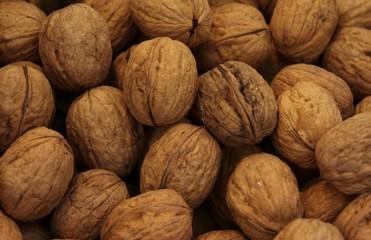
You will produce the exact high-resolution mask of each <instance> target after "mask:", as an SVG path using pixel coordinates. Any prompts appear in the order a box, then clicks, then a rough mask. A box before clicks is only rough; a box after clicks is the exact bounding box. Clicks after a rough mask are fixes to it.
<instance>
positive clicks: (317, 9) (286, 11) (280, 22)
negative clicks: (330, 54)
mask: <svg viewBox="0 0 371 240" xmlns="http://www.w3.org/2000/svg"><path fill="white" fill-rule="evenodd" d="M337 22H338V11H337V8H336V3H335V0H311V1H308V0H282V1H277V5H276V8H275V9H274V12H273V15H272V19H271V22H270V29H271V33H272V37H273V40H274V42H275V44H276V46H277V50H278V51H279V52H280V53H281V54H283V55H284V56H286V57H287V58H289V59H291V60H293V61H295V62H305V63H312V62H314V61H316V60H317V58H318V57H319V56H320V55H321V53H322V52H323V51H324V50H325V48H326V46H327V44H328V43H329V42H330V40H331V36H332V34H333V33H334V31H335V29H336V25H337Z"/></svg>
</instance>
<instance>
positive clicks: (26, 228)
mask: <svg viewBox="0 0 371 240" xmlns="http://www.w3.org/2000/svg"><path fill="white" fill-rule="evenodd" d="M18 227H19V229H20V230H21V232H22V236H23V240H50V239H51V238H52V235H51V233H50V231H49V229H47V228H46V227H45V226H44V225H42V224H41V223H38V222H19V223H18Z"/></svg>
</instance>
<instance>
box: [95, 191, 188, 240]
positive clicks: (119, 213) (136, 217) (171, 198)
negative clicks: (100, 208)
mask: <svg viewBox="0 0 371 240" xmlns="http://www.w3.org/2000/svg"><path fill="white" fill-rule="evenodd" d="M191 237H192V209H190V208H189V207H188V206H187V204H186V203H185V202H184V200H183V198H182V197H181V196H180V194H179V193H177V192H175V191H174V190H171V189H161V190H156V191H150V192H146V193H143V194H140V195H138V196H136V197H133V198H129V199H127V200H125V201H123V202H122V203H121V204H120V205H118V206H117V207H116V208H114V209H113V210H112V212H111V213H110V214H109V216H108V218H107V219H106V221H105V222H104V225H103V228H102V231H101V239H102V240H107V239H131V240H139V239H161V240H178V239H179V240H183V239H184V240H185V239H191Z"/></svg>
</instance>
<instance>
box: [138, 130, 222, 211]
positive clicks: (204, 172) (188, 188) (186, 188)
mask: <svg viewBox="0 0 371 240" xmlns="http://www.w3.org/2000/svg"><path fill="white" fill-rule="evenodd" d="M220 159H221V150H220V147H219V145H218V143H217V142H216V141H215V140H214V139H213V138H212V137H211V136H210V134H209V133H208V132H207V130H206V129H205V128H204V127H198V126H194V125H191V124H187V123H179V124H176V125H174V126H172V127H170V128H169V129H168V131H166V133H165V134H163V135H162V136H161V137H160V138H159V139H158V140H157V141H155V142H154V143H153V144H152V145H151V146H150V148H149V150H148V152H147V154H146V156H145V158H144V161H143V164H142V167H141V170H140V190H141V192H142V193H143V192H147V191H151V190H155V189H161V188H170V189H173V190H175V191H177V192H179V193H180V194H181V195H182V197H183V198H184V200H185V201H186V202H187V204H188V205H189V206H190V207H191V208H196V207H198V206H199V205H200V204H201V203H202V202H203V201H204V200H205V199H206V198H207V196H208V195H209V193H210V191H211V189H212V188H213V186H214V184H215V181H216V177H217V175H218V172H219V168H220Z"/></svg>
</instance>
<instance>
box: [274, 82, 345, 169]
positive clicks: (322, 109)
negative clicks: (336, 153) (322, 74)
mask: <svg viewBox="0 0 371 240" xmlns="http://www.w3.org/2000/svg"><path fill="white" fill-rule="evenodd" d="M277 103H278V121H277V127H276V129H275V131H274V133H273V138H272V141H273V146H274V149H275V150H276V151H277V152H278V153H279V154H280V155H282V156H283V157H284V158H285V159H287V160H288V161H290V162H292V163H293V164H295V165H297V166H298V167H301V168H304V169H315V168H317V167H318V166H317V161H316V158H315V153H314V150H315V149H316V145H317V142H318V140H319V139H320V138H321V137H322V136H323V135H324V134H325V133H326V132H327V131H328V130H330V129H331V128H333V127H334V126H336V125H338V124H339V123H341V122H342V118H341V114H340V110H339V108H338V107H337V105H336V102H335V100H334V99H333V98H332V97H331V95H330V94H329V92H328V91H327V90H326V89H324V88H322V87H320V86H318V85H316V84H314V83H312V82H309V81H301V82H298V83H296V84H295V85H294V86H293V87H291V88H289V89H287V90H286V91H284V92H283V93H282V94H281V95H280V96H279V97H278V99H277Z"/></svg>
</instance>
